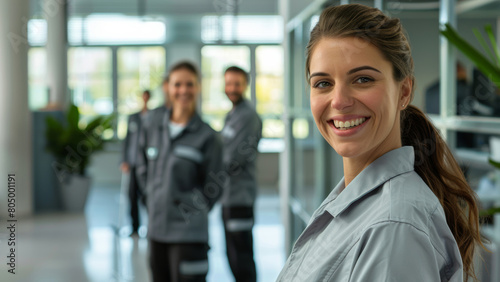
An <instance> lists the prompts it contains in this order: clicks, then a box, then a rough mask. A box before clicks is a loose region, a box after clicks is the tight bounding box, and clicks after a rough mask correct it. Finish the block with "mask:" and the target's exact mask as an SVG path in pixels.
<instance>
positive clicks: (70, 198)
mask: <svg viewBox="0 0 500 282" xmlns="http://www.w3.org/2000/svg"><path fill="white" fill-rule="evenodd" d="M90 183H91V179H90V177H87V176H81V175H77V174H72V175H69V176H68V177H66V178H65V179H64V181H62V182H60V186H61V198H62V199H61V200H62V204H63V208H64V210H66V211H70V212H83V211H84V210H85V204H86V202H87V195H88V194H89V190H90Z"/></svg>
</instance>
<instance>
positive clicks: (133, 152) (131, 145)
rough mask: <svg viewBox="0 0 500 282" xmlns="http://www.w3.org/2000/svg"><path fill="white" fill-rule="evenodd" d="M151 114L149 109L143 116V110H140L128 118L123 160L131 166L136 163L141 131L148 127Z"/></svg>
mask: <svg viewBox="0 0 500 282" xmlns="http://www.w3.org/2000/svg"><path fill="white" fill-rule="evenodd" d="M149 114H150V112H149V111H148V112H147V113H145V116H142V115H141V112H138V113H135V114H132V115H130V116H129V118H128V123H127V135H126V136H125V140H124V141H123V150H122V162H125V163H127V164H128V165H129V166H135V164H136V159H137V154H138V148H139V136H140V132H141V131H142V130H144V128H145V127H147V124H148V121H149Z"/></svg>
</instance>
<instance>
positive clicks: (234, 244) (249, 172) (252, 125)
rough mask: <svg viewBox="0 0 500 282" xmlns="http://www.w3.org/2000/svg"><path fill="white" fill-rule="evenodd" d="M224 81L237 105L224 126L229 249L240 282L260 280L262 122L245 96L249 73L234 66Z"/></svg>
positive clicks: (224, 204) (224, 212) (225, 218)
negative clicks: (256, 234) (256, 230)
mask: <svg viewBox="0 0 500 282" xmlns="http://www.w3.org/2000/svg"><path fill="white" fill-rule="evenodd" d="M224 80H225V92H226V95H227V97H228V98H229V100H230V101H231V103H232V104H233V108H232V109H231V111H230V112H229V113H228V114H227V116H226V121H225V125H224V128H223V129H222V139H223V144H224V147H223V162H224V167H225V169H226V172H227V179H226V182H225V186H224V196H223V198H222V217H223V221H224V229H225V235H226V251H227V256H228V260H229V266H230V267H231V271H232V272H233V275H234V277H235V278H236V281H238V282H241V281H256V276H257V275H256V270H255V262H254V259H253V236H252V228H253V224H254V211H253V209H254V203H255V198H256V195H257V180H256V177H255V160H256V158H257V145H258V143H259V140H260V138H261V134H262V121H261V119H260V118H259V116H258V115H257V113H256V112H255V109H254V108H253V106H252V105H251V104H250V102H249V101H247V100H246V99H245V98H244V97H243V95H244V93H245V90H246V89H247V85H248V74H247V73H246V72H245V71H244V70H242V69H241V68H239V67H235V66H233V67H229V68H228V69H227V70H226V72H225V74H224Z"/></svg>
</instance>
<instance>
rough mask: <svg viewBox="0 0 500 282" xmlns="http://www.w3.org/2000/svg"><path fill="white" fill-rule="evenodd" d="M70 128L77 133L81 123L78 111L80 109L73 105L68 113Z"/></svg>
mask: <svg viewBox="0 0 500 282" xmlns="http://www.w3.org/2000/svg"><path fill="white" fill-rule="evenodd" d="M67 120H68V126H69V128H70V129H72V130H74V131H77V129H78V122H79V121H80V112H79V111H78V107H76V106H75V105H73V104H71V105H70V106H69V109H68V113H67Z"/></svg>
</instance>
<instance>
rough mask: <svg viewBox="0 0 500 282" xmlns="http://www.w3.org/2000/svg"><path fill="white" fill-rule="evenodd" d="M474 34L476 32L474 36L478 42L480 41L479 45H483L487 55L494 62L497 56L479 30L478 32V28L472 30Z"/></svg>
mask: <svg viewBox="0 0 500 282" xmlns="http://www.w3.org/2000/svg"><path fill="white" fill-rule="evenodd" d="M472 32H474V35H475V36H476V38H477V40H478V41H479V44H481V46H482V47H483V49H484V50H485V51H486V53H487V54H488V56H489V57H490V60H492V61H494V60H495V55H494V54H493V53H492V52H491V50H490V47H489V46H488V43H486V40H484V37H483V35H482V34H481V32H479V30H477V29H476V28H474V29H473V30H472Z"/></svg>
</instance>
